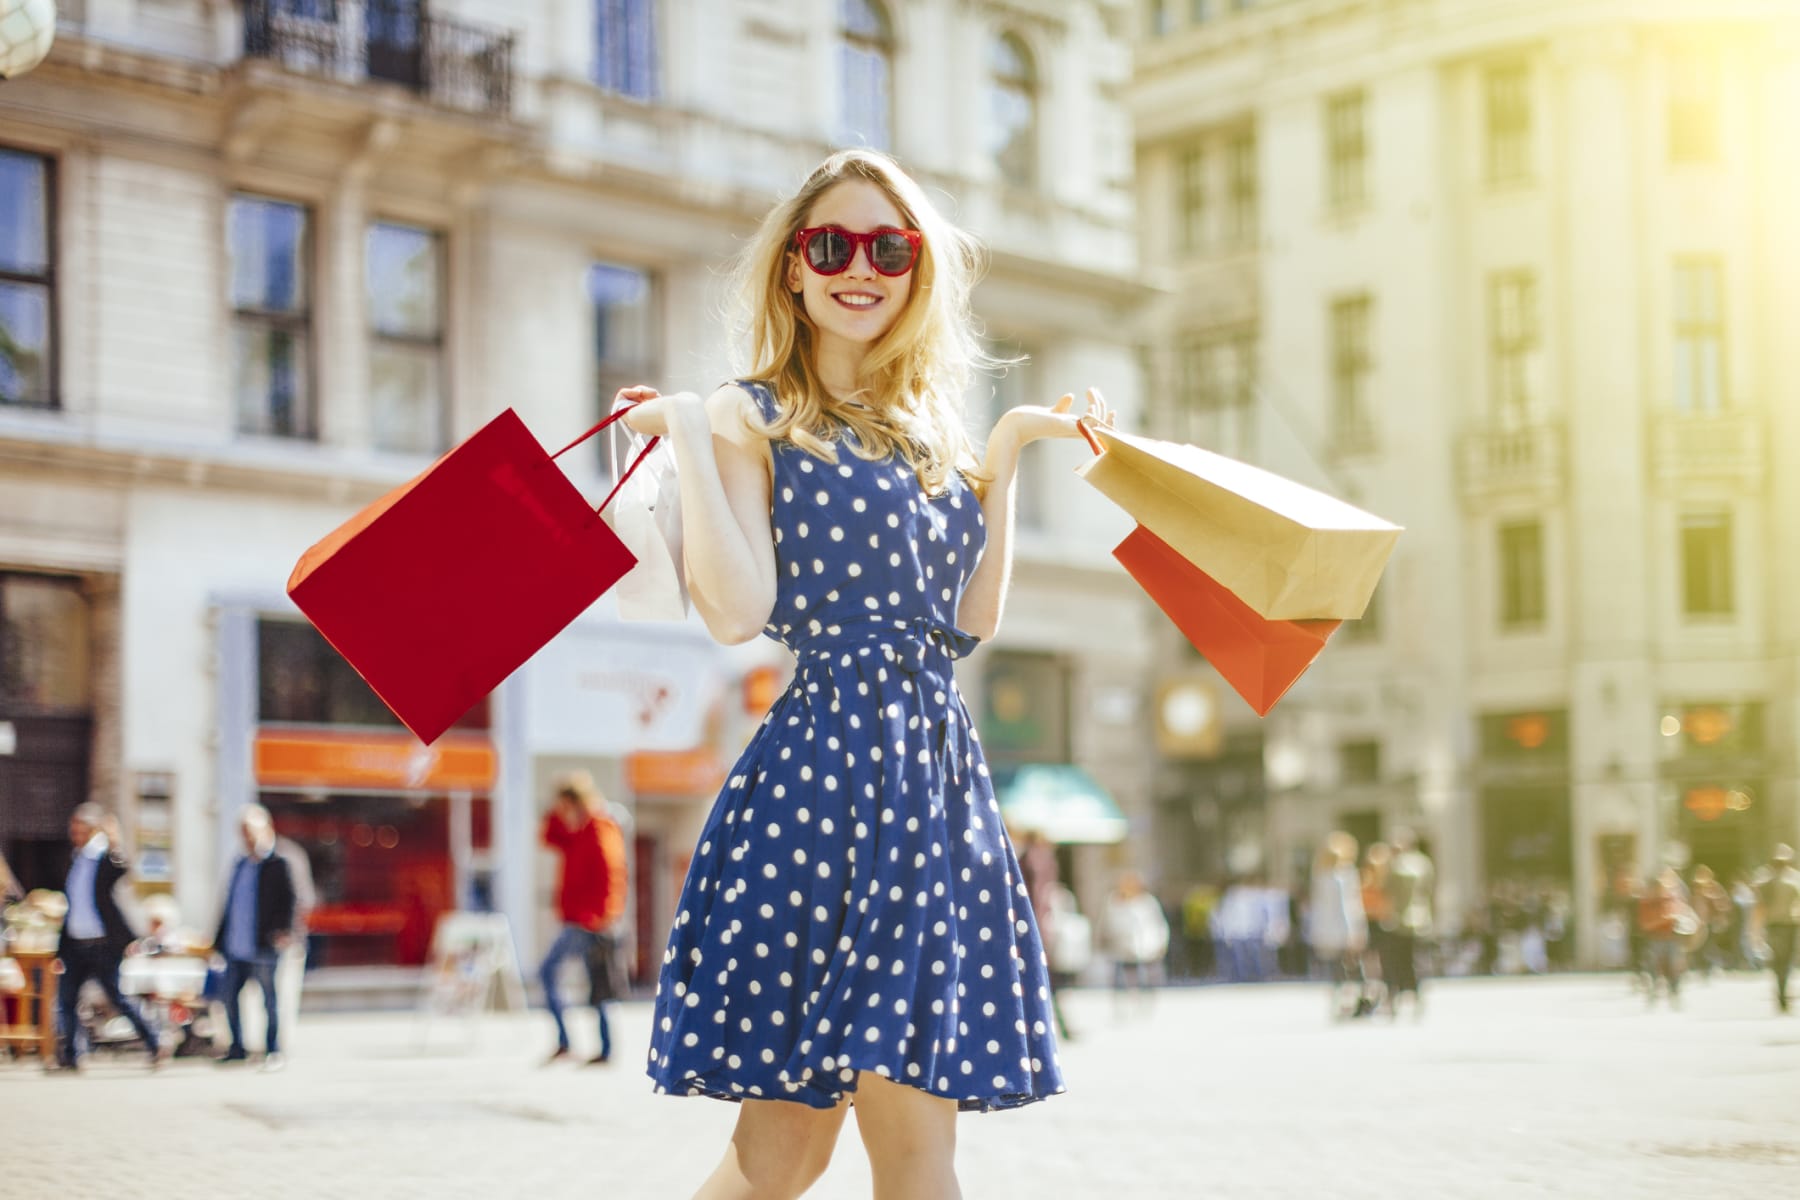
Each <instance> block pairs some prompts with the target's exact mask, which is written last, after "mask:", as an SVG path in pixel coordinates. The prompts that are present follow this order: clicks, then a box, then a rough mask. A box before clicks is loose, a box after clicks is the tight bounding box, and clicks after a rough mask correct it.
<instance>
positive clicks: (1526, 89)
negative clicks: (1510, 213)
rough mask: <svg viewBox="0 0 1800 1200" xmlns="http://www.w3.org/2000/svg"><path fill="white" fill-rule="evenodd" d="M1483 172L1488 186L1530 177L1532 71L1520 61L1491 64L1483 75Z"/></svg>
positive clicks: (1523, 181) (1519, 181)
mask: <svg viewBox="0 0 1800 1200" xmlns="http://www.w3.org/2000/svg"><path fill="white" fill-rule="evenodd" d="M1508 85H1511V86H1508ZM1481 94H1482V114H1483V120H1482V129H1483V134H1484V150H1485V154H1484V155H1483V158H1484V169H1485V174H1486V178H1487V182H1488V185H1489V186H1490V187H1503V186H1506V185H1508V184H1515V183H1525V182H1528V181H1529V180H1530V179H1531V178H1532V170H1533V167H1532V154H1531V151H1532V133H1533V129H1532V118H1533V116H1534V115H1535V114H1534V112H1533V109H1532V103H1531V101H1532V96H1531V68H1530V65H1529V64H1527V63H1523V62H1504V63H1494V64H1492V65H1490V66H1489V67H1488V68H1487V70H1486V71H1485V72H1484V73H1483V75H1482V87H1481Z"/></svg>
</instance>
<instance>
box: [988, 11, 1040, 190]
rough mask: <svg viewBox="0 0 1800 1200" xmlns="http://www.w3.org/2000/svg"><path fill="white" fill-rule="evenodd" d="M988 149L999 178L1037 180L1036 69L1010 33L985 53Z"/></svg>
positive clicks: (1030, 183)
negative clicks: (987, 76) (996, 166)
mask: <svg viewBox="0 0 1800 1200" xmlns="http://www.w3.org/2000/svg"><path fill="white" fill-rule="evenodd" d="M988 70H989V73H990V74H989V80H988V120H989V122H990V134H989V143H988V149H989V150H990V151H991V152H992V153H993V156H994V161H995V162H996V163H998V164H999V166H1000V177H1001V178H1002V179H1004V180H1006V181H1007V182H1008V183H1011V184H1015V185H1017V186H1019V187H1031V186H1033V185H1034V184H1035V183H1036V182H1037V70H1036V68H1034V67H1033V66H1032V63H1031V52H1030V51H1029V50H1027V49H1026V48H1025V43H1024V42H1022V41H1020V40H1019V39H1018V38H1017V37H1016V36H1014V35H1013V34H1010V33H1004V34H1001V35H1000V36H999V37H997V38H995V39H994V41H993V44H992V46H991V47H990V49H989V52H988Z"/></svg>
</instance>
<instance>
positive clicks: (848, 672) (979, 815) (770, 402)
mask: <svg viewBox="0 0 1800 1200" xmlns="http://www.w3.org/2000/svg"><path fill="white" fill-rule="evenodd" d="M977 264H978V252H977V247H976V245H975V244H974V242H973V241H972V240H971V239H970V238H969V237H968V236H967V235H966V234H963V233H962V232H960V231H958V230H957V229H955V228H954V227H953V226H952V225H950V224H949V222H947V221H946V220H945V219H944V218H943V217H941V216H940V215H939V214H938V213H937V211H936V210H935V209H934V208H933V206H932V204H931V202H930V200H929V199H928V198H927V197H926V195H925V193H924V191H923V190H922V189H921V188H920V187H919V186H918V184H917V183H915V182H914V181H913V180H912V179H911V178H909V177H908V176H907V175H905V174H904V173H903V172H902V171H901V170H900V168H899V167H898V166H896V165H895V163H894V162H893V161H892V160H891V159H889V158H887V157H885V156H883V155H879V154H875V153H870V152H866V151H845V152H842V153H839V154H836V155H833V156H832V157H831V158H829V159H827V160H826V161H825V162H824V163H823V164H822V165H821V166H820V167H819V168H818V169H817V170H815V171H814V172H813V173H812V175H811V177H810V178H808V179H807V181H806V182H805V184H804V185H803V186H802V187H801V189H800V190H799V191H798V192H797V193H796V194H795V195H794V196H793V197H791V198H790V199H788V200H787V201H786V202H785V203H783V204H781V205H779V206H777V207H776V208H775V209H774V211H772V212H771V213H770V214H769V215H768V217H767V218H766V220H765V221H764V222H763V225H762V228H761V230H760V232H759V233H758V235H757V236H756V238H755V240H754V242H753V243H752V245H751V246H750V247H749V249H748V250H747V252H746V254H745V255H744V257H743V259H742V260H741V263H740V272H739V279H740V282H741V284H742V290H743V293H744V296H745V298H746V304H745V309H746V316H747V325H748V334H749V343H750V366H749V370H748V372H747V373H746V376H745V378H743V379H742V380H740V381H738V382H736V383H733V384H730V385H728V386H726V387H722V388H720V389H719V390H718V391H716V392H714V393H713V394H712V395H711V396H710V397H708V398H706V399H705V400H702V399H700V398H699V397H698V396H694V395H685V394H684V395H671V396H659V395H657V394H656V392H655V391H654V390H653V389H650V388H636V389H627V390H626V391H625V392H623V393H621V396H622V398H624V399H627V400H637V401H640V403H639V404H638V406H637V407H636V408H634V409H633V410H632V412H631V414H630V416H629V417H627V418H626V419H627V422H628V423H629V424H630V425H631V426H632V427H633V428H635V429H637V430H639V431H640V432H642V433H646V434H666V435H668V436H669V437H670V439H671V440H672V442H673V444H674V448H675V456H676V459H677V462H678V463H679V465H680V478H681V488H682V493H681V502H682V519H683V533H684V536H685V539H686V559H687V562H686V566H687V572H688V582H689V585H690V587H691V589H692V592H693V597H694V603H695V607H696V608H697V610H698V611H699V613H700V615H701V616H702V618H703V619H704V620H705V622H706V624H707V627H708V628H709V629H710V630H711V631H712V633H713V635H714V636H715V637H717V638H719V639H720V640H721V641H725V642H744V641H748V640H750V639H751V638H753V637H755V636H757V635H758V634H759V633H760V634H766V635H768V636H770V637H773V638H776V639H778V640H780V641H781V642H783V643H784V644H785V645H787V646H788V647H789V648H790V649H791V650H792V651H793V652H794V654H795V656H796V659H797V660H798V661H797V663H796V667H795V675H794V682H793V686H792V687H791V688H790V689H789V690H788V691H787V692H786V693H785V694H784V695H782V696H781V697H780V698H779V699H778V700H777V701H776V703H775V706H774V707H773V709H771V711H770V713H769V715H768V716H767V717H766V718H765V719H764V722H763V727H762V729H761V731H760V732H759V733H758V734H757V736H756V737H755V738H754V739H753V740H752V742H751V744H750V746H749V747H748V748H747V749H746V750H745V752H744V755H743V757H742V758H741V759H740V760H739V762H738V764H737V766H736V767H735V768H734V769H733V770H732V772H731V775H730V778H729V780H728V782H727V784H726V786H725V789H724V791H723V792H722V793H721V794H720V796H719V799H718V801H717V803H716V804H715V806H714V809H713V811H712V814H711V816H710V817H709V818H708V821H707V823H706V825H705V827H704V829H703V830H702V832H701V835H700V839H699V846H698V848H697V850H696V852H695V854H694V858H693V866H692V868H691V869H690V872H689V875H688V880H687V883H686V885H685V887H684V888H683V892H682V896H681V900H680V903H679V905H678V909H677V915H676V919H675V925H674V929H673V931H672V932H671V934H670V940H669V948H668V952H667V954H666V955H665V956H664V959H663V967H662V974H661V978H660V980H659V985H658V994H657V1003H656V1012H655V1024H654V1026H653V1028H652V1033H651V1047H650V1062H649V1073H650V1076H651V1078H652V1079H653V1080H654V1081H655V1083H656V1086H657V1088H658V1089H659V1090H661V1091H667V1092H671V1093H676V1094H686V1095H707V1096H714V1097H718V1098H721V1099H725V1100H733V1101H738V1102H740V1103H741V1105H742V1107H741V1109H740V1112H739V1114H738V1120H737V1128H736V1131H735V1132H734V1134H733V1136H732V1139H731V1144H730V1146H729V1147H728V1148H727V1150H726V1152H725V1155H724V1158H723V1160H722V1161H721V1162H720V1163H719V1165H718V1167H717V1169H716V1170H714V1172H713V1174H712V1176H711V1177H710V1178H709V1179H708V1180H707V1181H706V1182H705V1184H704V1185H703V1186H702V1187H701V1189H700V1191H699V1193H698V1195H699V1196H701V1197H706V1198H709V1200H717V1198H725V1197H789V1196H798V1195H800V1194H801V1193H803V1192H804V1191H806V1190H807V1188H808V1187H810V1186H811V1184H812V1183H813V1182H814V1181H816V1180H817V1179H818V1177H819V1176H820V1175H821V1174H822V1173H823V1172H824V1170H825V1167H826V1165H827V1164H828V1163H829V1161H830V1158H831V1153H832V1148H833V1146H834V1144H835V1143H836V1140H837V1136H838V1131H839V1129H840V1128H841V1126H842V1124H843V1119H844V1114H845V1105H846V1104H848V1103H849V1102H851V1100H852V1099H853V1098H854V1102H855V1104H856V1108H857V1128H858V1131H859V1132H860V1134H861V1135H862V1141H863V1145H864V1148H865V1149H866V1150H867V1152H868V1155H869V1160H870V1164H871V1167H872V1173H873V1176H874V1181H875V1195H876V1196H877V1197H878V1198H880V1200H901V1198H904V1197H932V1198H933V1200H941V1198H943V1197H953V1196H958V1195H960V1194H961V1193H960V1191H959V1189H958V1185H957V1181H956V1176H955V1170H954V1161H953V1160H954V1150H955V1129H956V1125H955V1122H956V1116H957V1113H958V1112H959V1111H964V1110H977V1111H979V1110H988V1109H997V1108H1009V1107H1013V1106H1016V1105H1021V1104H1026V1103H1029V1102H1031V1101H1034V1100H1039V1099H1042V1098H1043V1097H1045V1096H1048V1095H1051V1094H1053V1093H1055V1092H1059V1091H1061V1090H1062V1086H1063V1085H1062V1075H1061V1071H1060V1069H1059V1068H1058V1065H1057V1059H1056V1046H1055V1042H1054V1035H1053V1033H1052V1030H1051V1024H1052V1022H1053V1020H1054V1018H1053V1016H1052V1014H1051V1009H1050V991H1049V983H1048V979H1047V977H1046V972H1045V962H1044V952H1043V947H1042V945H1041V943H1040V940H1039V937H1038V932H1037V927H1036V924H1035V921H1034V919H1033V916H1032V910H1031V903H1030V899H1029V897H1028V896H1027V894H1026V889H1025V887H1024V885H1023V883H1022V881H1021V877H1020V872H1019V867H1018V863H1017V861H1016V860H1015V858H1014V855H1013V851H1012V849H1011V847H1010V844H1009V843H1008V840H1007V837H1006V834H1005V831H1004V829H1003V828H1002V826H1001V822H1000V812H999V807H998V805H997V804H996V802H995V800H994V792H993V787H992V785H991V783H990V781H989V778H988V773H987V767H986V765H985V763H984V761H983V758H982V754H981V750H980V747H979V746H978V744H977V743H976V740H975V733H974V729H973V727H972V725H971V722H970V717H969V713H968V710H967V709H966V708H965V707H964V705H963V702H962V698H961V696H960V695H959V693H958V692H957V689H956V683H955V680H954V677H953V671H952V667H953V663H954V661H955V660H956V659H958V658H961V657H963V656H964V655H966V654H968V653H969V651H971V650H972V649H974V647H975V645H976V643H977V642H978V641H979V640H980V639H982V638H989V637H992V636H993V635H994V633H995V631H996V630H997V629H998V628H999V624H1000V616H1001V612H1002V609H1003V607H1004V603H1005V597H1006V587H1007V576H1008V573H1009V570H1010V567H1011V561H1012V525H1013V491H1014V486H1013V485H1014V477H1015V475H1016V473H1017V470H1018V465H1019V453H1020V450H1021V448H1022V447H1024V446H1025V445H1026V444H1027V443H1029V442H1032V441H1035V440H1038V439H1040V438H1047V437H1075V436H1077V435H1078V432H1079V431H1078V429H1077V424H1076V422H1077V414H1076V413H1075V412H1074V411H1072V410H1073V404H1074V401H1073V397H1071V396H1065V397H1063V398H1062V400H1061V401H1059V402H1058V403H1057V404H1055V405H1053V406H1050V407H1022V408H1017V409H1014V410H1012V411H1010V412H1008V413H1006V414H1005V415H1004V416H1003V417H1002V418H1001V419H1000V421H999V422H998V424H997V425H996V426H995V428H994V430H993V432H992V433H991V434H990V436H989V438H988V440H987V446H986V453H985V455H984V456H982V457H977V454H976V450H975V447H974V446H973V445H972V444H971V443H970V441H969V438H968V436H967V434H966V433H965V431H964V427H963V414H962V411H961V405H960V400H961V397H962V395H963V392H964V390H965V388H966V387H967V385H968V382H969V379H970V372H971V369H972V368H974V367H977V366H980V365H982V356H981V352H980V350H979V347H978V344H977V342H976V339H975V334H974V330H973V327H972V324H971V320H970V312H969V292H970V288H971V285H972V283H973V280H974V277H975V274H976V268H977ZM1081 415H1083V416H1086V417H1088V418H1091V419H1096V420H1101V421H1105V420H1108V419H1109V414H1108V412H1107V409H1106V407H1105V404H1104V401H1102V400H1101V399H1100V397H1099V395H1098V393H1093V392H1090V393H1089V399H1088V402H1087V405H1086V406H1085V408H1084V410H1083V413H1082V414H1081Z"/></svg>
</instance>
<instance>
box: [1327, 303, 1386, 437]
mask: <svg viewBox="0 0 1800 1200" xmlns="http://www.w3.org/2000/svg"><path fill="white" fill-rule="evenodd" d="M1329 321H1330V337H1331V431H1332V443H1333V445H1335V446H1336V448H1337V450H1338V452H1339V453H1353V452H1357V451H1363V450H1369V449H1372V448H1373V447H1374V445H1375V417H1374V413H1373V412H1371V411H1370V405H1369V402H1368V392H1369V381H1370V379H1371V378H1372V377H1373V375H1374V373H1375V354H1374V348H1373V341H1374V333H1373V330H1374V325H1375V297H1374V296H1373V295H1372V294H1371V293H1369V292H1366V291H1362V292H1348V293H1345V294H1343V295H1340V296H1337V297H1334V298H1333V299H1332V301H1331V306H1330V309H1329ZM1352 335H1354V336H1352Z"/></svg>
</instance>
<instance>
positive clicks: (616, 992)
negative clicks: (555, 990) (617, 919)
mask: <svg viewBox="0 0 1800 1200" xmlns="http://www.w3.org/2000/svg"><path fill="white" fill-rule="evenodd" d="M587 972H588V1003H589V1004H603V1003H606V1002H608V1001H611V1000H629V999H630V998H631V981H630V980H629V979H627V978H626V977H625V956H624V955H623V954H621V953H620V948H619V939H618V938H616V937H614V936H613V935H612V934H610V933H596V934H595V935H594V937H593V940H592V941H590V942H589V943H588V949H587Z"/></svg>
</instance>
